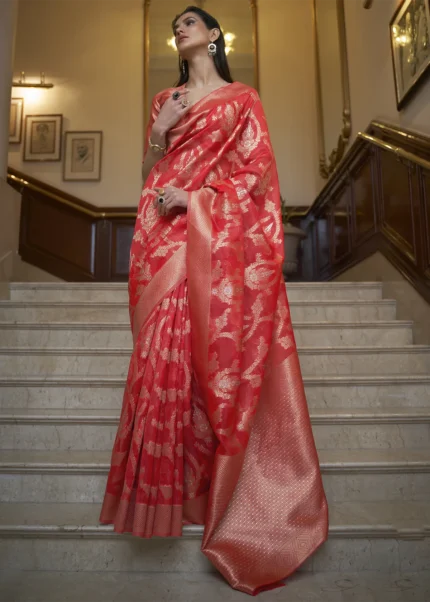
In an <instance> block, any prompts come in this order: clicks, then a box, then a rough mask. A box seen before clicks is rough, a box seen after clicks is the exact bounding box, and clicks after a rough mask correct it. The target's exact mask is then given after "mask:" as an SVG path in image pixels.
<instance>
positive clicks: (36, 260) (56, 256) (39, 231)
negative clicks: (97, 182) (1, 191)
mask: <svg viewBox="0 0 430 602" xmlns="http://www.w3.org/2000/svg"><path fill="white" fill-rule="evenodd" d="M94 236H95V230H94V225H93V223H92V222H91V220H89V219H88V218H87V217H86V216H85V215H83V214H81V213H77V212H75V211H73V210H69V209H68V208H67V207H66V206H64V205H60V204H59V203H56V202H55V201H52V200H50V199H47V198H44V197H43V196H42V195H39V194H36V193H29V192H28V191H25V193H24V195H23V204H22V212H21V233H20V254H21V255H22V257H23V259H24V260H25V261H29V262H30V263H33V264H34V265H37V266H38V267H41V268H42V269H45V270H48V271H50V272H52V273H54V274H55V275H57V276H60V277H65V276H67V279H69V278H70V279H72V280H74V279H76V278H78V277H79V276H82V279H85V280H88V279H92V278H94Z"/></svg>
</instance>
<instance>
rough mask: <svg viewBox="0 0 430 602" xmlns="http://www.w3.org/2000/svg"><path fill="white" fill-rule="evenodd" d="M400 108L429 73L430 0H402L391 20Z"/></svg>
mask: <svg viewBox="0 0 430 602" xmlns="http://www.w3.org/2000/svg"><path fill="white" fill-rule="evenodd" d="M390 40H391V53H392V59H393V70H394V83H395V90H396V102H397V110H398V111H400V110H401V109H402V108H403V107H404V106H405V105H406V104H407V102H408V101H409V99H410V98H411V96H412V95H413V94H414V93H415V92H416V91H417V89H418V87H419V86H420V85H422V83H423V81H424V80H425V79H426V78H427V77H428V75H429V74H430V0H403V2H401V3H400V5H399V6H398V8H397V10H396V12H395V13H394V15H393V18H392V19H391V21H390Z"/></svg>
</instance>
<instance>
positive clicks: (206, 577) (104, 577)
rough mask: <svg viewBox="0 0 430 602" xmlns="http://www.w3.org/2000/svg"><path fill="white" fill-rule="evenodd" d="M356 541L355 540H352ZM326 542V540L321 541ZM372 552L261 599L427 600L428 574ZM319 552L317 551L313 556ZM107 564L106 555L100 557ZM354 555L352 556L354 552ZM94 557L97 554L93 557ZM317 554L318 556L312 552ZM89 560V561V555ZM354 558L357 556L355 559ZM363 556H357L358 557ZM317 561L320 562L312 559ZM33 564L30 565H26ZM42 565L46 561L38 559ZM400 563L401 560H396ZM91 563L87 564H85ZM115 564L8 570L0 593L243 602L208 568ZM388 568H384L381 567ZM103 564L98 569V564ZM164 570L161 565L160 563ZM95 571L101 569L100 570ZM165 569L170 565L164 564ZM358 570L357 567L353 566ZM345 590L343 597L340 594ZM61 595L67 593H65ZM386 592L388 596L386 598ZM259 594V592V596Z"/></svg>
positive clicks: (16, 599) (42, 601) (41, 599)
mask: <svg viewBox="0 0 430 602" xmlns="http://www.w3.org/2000/svg"><path fill="white" fill-rule="evenodd" d="M358 543H360V542H358ZM327 545H330V544H327ZM373 551H376V550H373V549H372V547H371V546H368V547H366V552H367V553H368V557H367V559H366V560H367V562H365V563H364V566H365V567H366V569H367V570H364V571H361V572H352V570H353V569H352V566H351V565H352V564H353V565H358V562H354V563H351V562H350V560H351V554H347V555H346V556H345V557H344V558H342V559H341V558H340V557H339V555H337V557H336V559H333V563H332V565H333V566H334V562H335V561H337V562H339V565H340V567H341V568H332V569H331V570H330V569H327V570H325V571H324V572H323V571H321V570H319V569H316V570H319V572H318V573H314V572H309V571H310V570H311V568H312V565H311V564H310V563H308V564H307V566H308V572H300V573H296V574H295V575H293V576H291V577H289V579H288V581H287V586H286V587H285V588H282V589H281V590H279V589H275V590H272V591H268V592H265V593H264V594H263V595H262V596H263V597H262V599H263V600H264V602H275V601H276V602H310V601H311V600H312V601H316V600H318V602H340V601H341V600H342V601H343V600H345V601H346V600H348V601H349V600H351V601H352V600H355V601H357V602H375V601H378V602H427V601H428V600H430V586H429V580H428V575H427V573H425V572H424V571H421V572H418V573H412V572H411V571H410V569H407V570H405V569H402V572H397V571H395V570H390V568H391V567H390V566H389V565H388V564H387V566H386V567H385V568H384V569H382V567H381V571H378V570H377V566H379V564H380V563H378V565H376V564H371V563H370V562H369V559H370V558H372V560H373V554H372V553H371V552H373ZM318 554H319V553H317V555H318ZM101 557H102V558H103V559H104V560H105V561H106V562H107V564H110V563H109V561H108V557H107V555H106V553H104V554H102V556H101ZM355 557H357V554H356V553H355ZM99 558H100V556H99ZM318 558H319V556H318ZM91 560H93V559H91ZM356 560H358V559H357V558H356ZM363 560H365V558H364V555H360V561H363ZM318 562H321V561H320V560H318ZM32 564H33V565H35V566H36V567H37V564H36V563H32ZM44 564H46V563H44ZM398 564H399V565H400V566H401V567H403V566H404V565H406V562H405V560H404V559H403V558H402V560H401V562H400V563H398ZM92 565H93V562H91V566H92ZM124 565H125V563H124V564H121V565H120V566H121V570H122V572H118V569H117V570H115V568H116V567H117V566H119V564H118V563H116V564H115V566H114V568H113V571H114V572H111V573H109V572H107V571H105V572H96V571H91V572H89V571H88V569H86V570H87V572H80V573H79V577H78V578H77V577H76V572H74V571H73V572H72V571H71V572H59V571H54V570H52V568H51V570H49V567H48V569H47V570H44V571H30V570H27V571H25V573H24V572H22V571H12V570H9V571H8V572H7V573H3V574H2V575H1V576H0V594H3V598H2V599H3V600H5V601H8V602H9V601H12V600H13V602H29V601H30V600H31V602H59V600H61V601H62V602H77V601H78V600H79V602H118V601H119V600H121V601H122V602H171V601H172V600H174V601H175V602H199V601H201V600H205V601H206V600H207V601H208V602H238V601H243V600H244V594H242V593H240V592H238V591H234V590H232V589H231V588H230V587H229V586H228V585H227V583H225V582H223V581H222V580H221V579H220V577H219V575H217V574H216V573H209V572H206V573H204V572H200V573H197V572H189V571H187V572H165V571H164V570H163V575H162V577H159V578H157V576H154V574H153V573H151V572H145V571H144V570H142V569H140V570H139V568H138V566H137V565H136V566H135V569H134V570H135V571H136V572H130V571H131V570H132V569H131V567H130V566H129V567H128V569H127V567H126V566H124ZM387 567H388V568H387ZM102 568H104V567H102ZM165 568H166V567H165ZM100 570H101V569H100ZM169 570H170V571H173V568H170V567H169ZM356 570H357V571H360V567H359V568H357V569H356ZM345 594H346V595H347V596H348V598H346V597H344V596H345ZM65 596H67V597H65ZM387 596H389V597H387ZM260 597H261V595H260Z"/></svg>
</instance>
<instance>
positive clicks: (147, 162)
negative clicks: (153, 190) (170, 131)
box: [142, 122, 167, 182]
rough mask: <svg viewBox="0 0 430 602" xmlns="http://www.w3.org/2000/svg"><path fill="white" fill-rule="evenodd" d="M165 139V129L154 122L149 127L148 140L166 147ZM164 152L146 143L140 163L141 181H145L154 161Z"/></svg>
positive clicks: (156, 161)
mask: <svg viewBox="0 0 430 602" xmlns="http://www.w3.org/2000/svg"><path fill="white" fill-rule="evenodd" d="M166 139H167V131H166V130H163V129H162V128H161V127H160V126H157V123H156V122H155V123H154V125H153V126H152V129H151V134H150V140H151V142H152V144H156V145H157V146H160V147H161V148H165V147H166ZM163 154H164V152H163V151H161V150H159V149H155V148H154V149H153V148H151V147H150V145H149V144H148V150H147V152H146V155H145V159H144V161H143V163H142V178H143V182H145V180H146V178H147V177H148V176H149V174H150V173H151V169H152V168H153V167H154V165H155V164H156V163H158V161H159V160H160V159H161V157H162V156H163Z"/></svg>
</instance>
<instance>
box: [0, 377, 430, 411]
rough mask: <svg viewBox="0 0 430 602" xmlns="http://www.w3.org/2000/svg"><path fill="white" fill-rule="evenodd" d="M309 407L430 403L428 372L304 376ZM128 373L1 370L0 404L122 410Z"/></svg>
mask: <svg viewBox="0 0 430 602" xmlns="http://www.w3.org/2000/svg"><path fill="white" fill-rule="evenodd" d="M304 383H305V390H306V396H307V401H308V404H309V407H310V408H311V410H312V409H329V408H331V407H337V408H344V409H345V410H346V409H350V410H355V409H360V408H370V407H372V408H384V409H387V410H389V409H390V408H393V407H394V408H396V407H405V408H406V407H423V408H425V407H429V406H430V376H429V375H423V374H419V375H398V374H391V375H387V376H381V375H372V376H369V375H368V376H357V375H354V376H351V375H348V376H305V377H304ZM124 387H125V378H124V377H122V378H116V377H112V376H104V377H91V376H71V375H67V376H56V377H53V376H10V375H5V376H0V407H2V408H4V409H8V408H9V409H11V408H13V409H17V408H20V407H21V408H27V409H29V410H32V409H39V408H47V409H55V408H57V409H63V410H65V409H80V408H82V409H92V410H99V409H101V410H102V411H104V410H110V409H114V410H115V409H116V410H117V411H119V408H121V404H122V397H123V393H124Z"/></svg>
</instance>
